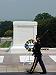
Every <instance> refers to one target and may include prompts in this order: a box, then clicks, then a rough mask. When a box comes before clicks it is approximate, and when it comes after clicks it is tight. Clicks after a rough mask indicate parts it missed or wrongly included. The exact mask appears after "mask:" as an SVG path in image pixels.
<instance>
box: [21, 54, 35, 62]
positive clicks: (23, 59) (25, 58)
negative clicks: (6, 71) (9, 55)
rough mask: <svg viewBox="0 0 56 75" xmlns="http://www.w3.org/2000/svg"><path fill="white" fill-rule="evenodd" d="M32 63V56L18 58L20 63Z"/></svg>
mask: <svg viewBox="0 0 56 75" xmlns="http://www.w3.org/2000/svg"><path fill="white" fill-rule="evenodd" d="M33 61H34V56H29V55H24V56H23V55H22V56H20V62H33Z"/></svg>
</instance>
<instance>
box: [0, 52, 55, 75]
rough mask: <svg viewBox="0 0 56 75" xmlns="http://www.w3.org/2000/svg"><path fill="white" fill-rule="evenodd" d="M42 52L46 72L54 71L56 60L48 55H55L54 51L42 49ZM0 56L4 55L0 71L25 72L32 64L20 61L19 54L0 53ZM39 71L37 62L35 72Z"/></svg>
mask: <svg viewBox="0 0 56 75" xmlns="http://www.w3.org/2000/svg"><path fill="white" fill-rule="evenodd" d="M42 54H43V61H44V64H45V66H46V69H47V72H56V62H55V61H54V60H52V59H51V58H50V57H49V55H56V51H42ZM0 56H4V60H3V62H2V63H0V72H26V69H30V68H31V66H32V63H31V64H30V63H20V59H19V56H20V54H10V53H0ZM40 71H42V70H41V67H40V65H39V63H38V65H37V67H36V69H35V72H40ZM36 75H37V74H36ZM50 75H51V74H50Z"/></svg>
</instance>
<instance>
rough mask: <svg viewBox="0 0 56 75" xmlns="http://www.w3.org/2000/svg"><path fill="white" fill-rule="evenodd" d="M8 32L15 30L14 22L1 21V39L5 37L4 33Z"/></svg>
mask: <svg viewBox="0 0 56 75" xmlns="http://www.w3.org/2000/svg"><path fill="white" fill-rule="evenodd" d="M7 30H13V22H12V21H1V22H0V37H4V33H5V32H6V31H7Z"/></svg>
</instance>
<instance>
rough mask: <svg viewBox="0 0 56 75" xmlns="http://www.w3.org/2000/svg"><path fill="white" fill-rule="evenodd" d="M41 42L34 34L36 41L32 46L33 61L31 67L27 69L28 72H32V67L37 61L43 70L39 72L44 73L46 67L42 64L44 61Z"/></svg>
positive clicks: (33, 67)
mask: <svg viewBox="0 0 56 75" xmlns="http://www.w3.org/2000/svg"><path fill="white" fill-rule="evenodd" d="M40 49H41V44H40V38H39V37H37V36H36V42H35V44H34V47H33V55H34V57H35V58H34V62H33V65H32V67H31V69H30V70H29V71H27V72H28V73H33V72H34V69H35V67H36V65H37V63H38V62H39V64H40V66H41V68H42V70H43V72H40V73H41V74H45V73H46V68H45V66H44V63H43V61H42V54H41V51H40Z"/></svg>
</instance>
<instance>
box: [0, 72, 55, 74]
mask: <svg viewBox="0 0 56 75" xmlns="http://www.w3.org/2000/svg"><path fill="white" fill-rule="evenodd" d="M0 75H56V72H47V73H46V74H40V73H39V72H34V73H33V74H29V73H26V72H5V73H0Z"/></svg>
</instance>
